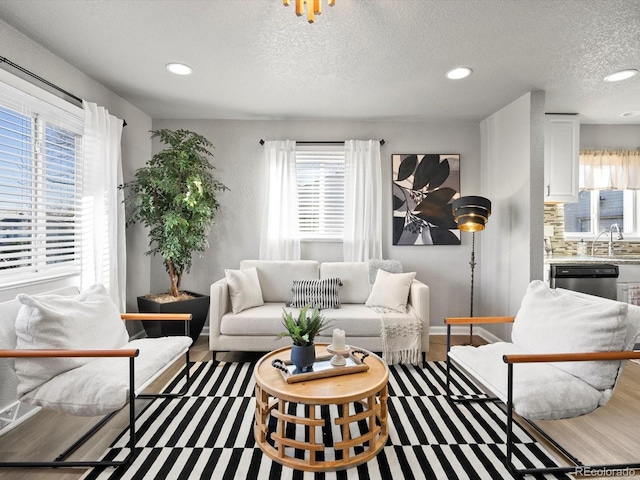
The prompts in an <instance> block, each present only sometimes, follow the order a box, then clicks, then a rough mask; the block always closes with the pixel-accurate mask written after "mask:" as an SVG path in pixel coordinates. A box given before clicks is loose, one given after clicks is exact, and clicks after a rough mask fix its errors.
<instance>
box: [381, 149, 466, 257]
mask: <svg viewBox="0 0 640 480" xmlns="http://www.w3.org/2000/svg"><path fill="white" fill-rule="evenodd" d="M391 164H392V168H393V172H392V182H393V184H392V196H393V244H394V245H460V231H459V230H458V228H457V226H456V222H455V221H454V220H453V215H452V213H451V202H453V200H455V199H456V198H458V197H459V196H460V155H459V154H443V153H426V154H394V155H392V156H391Z"/></svg>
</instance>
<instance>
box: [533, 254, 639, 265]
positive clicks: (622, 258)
mask: <svg viewBox="0 0 640 480" xmlns="http://www.w3.org/2000/svg"><path fill="white" fill-rule="evenodd" d="M544 263H545V264H552V263H556V264H572V263H583V264H594V265H596V264H599V263H610V264H613V265H640V255H624V254H623V255H614V256H613V257H607V256H595V257H592V256H590V255H587V256H586V257H579V256H578V255H567V256H553V255H551V256H546V257H544Z"/></svg>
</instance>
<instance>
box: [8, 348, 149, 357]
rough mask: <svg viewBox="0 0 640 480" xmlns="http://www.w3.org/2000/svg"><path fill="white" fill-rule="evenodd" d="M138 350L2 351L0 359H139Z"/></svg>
mask: <svg viewBox="0 0 640 480" xmlns="http://www.w3.org/2000/svg"><path fill="white" fill-rule="evenodd" d="M139 353H140V351H139V350H138V349H135V348H133V349H122V350H120V349H116V350H0V358H25V357H29V358H38V357H41V358H54V357H114V358H115V357H137V356H138V354H139Z"/></svg>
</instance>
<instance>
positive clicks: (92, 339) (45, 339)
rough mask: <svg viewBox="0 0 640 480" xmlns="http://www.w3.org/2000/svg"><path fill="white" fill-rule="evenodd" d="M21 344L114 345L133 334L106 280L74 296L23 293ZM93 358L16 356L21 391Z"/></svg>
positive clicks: (18, 325)
mask: <svg viewBox="0 0 640 480" xmlns="http://www.w3.org/2000/svg"><path fill="white" fill-rule="evenodd" d="M16 299H17V300H18V301H19V302H20V303H21V304H22V306H21V307H20V310H19V311H18V316H17V317H16V324H15V328H16V336H17V343H16V348H17V349H20V350H22V349H24V350H33V349H86V350H89V349H112V348H120V347H122V346H123V345H125V344H126V343H127V341H128V339H129V335H128V333H127V329H126V327H125V326H124V322H123V321H122V320H121V319H120V313H119V311H118V307H117V306H116V305H115V303H114V302H113V300H112V299H111V297H110V296H109V295H108V294H107V291H106V289H105V288H104V286H102V285H94V286H92V287H90V288H88V289H87V290H85V291H83V292H81V293H80V294H79V295H76V296H65V295H40V296H33V297H32V296H29V295H26V294H20V295H18V296H17V297H16ZM91 360H92V359H90V358H16V359H15V368H16V376H17V378H18V382H19V384H18V396H19V397H21V396H22V395H24V394H25V393H27V392H30V391H31V390H33V389H35V388H37V387H39V386H40V385H42V384H43V383H46V382H47V381H49V380H50V379H51V378H53V377H55V376H57V375H59V374H61V373H63V372H66V371H68V370H72V369H74V368H77V367H80V366H82V365H85V364H87V363H89V362H90V361H91Z"/></svg>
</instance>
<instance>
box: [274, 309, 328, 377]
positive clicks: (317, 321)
mask: <svg viewBox="0 0 640 480" xmlns="http://www.w3.org/2000/svg"><path fill="white" fill-rule="evenodd" d="M310 308H311V305H305V306H304V307H302V308H301V309H300V313H299V314H298V316H297V317H295V316H294V315H293V313H292V312H287V311H286V310H285V309H284V308H283V309H282V312H283V313H282V324H283V325H284V327H285V328H286V329H287V331H286V332H282V333H280V334H279V335H278V337H277V339H280V338H284V337H291V341H292V342H293V345H292V346H291V363H292V364H294V365H295V366H296V368H297V369H298V371H300V372H303V371H306V370H309V368H311V367H312V366H313V362H315V360H316V347H315V344H314V343H313V340H314V338H315V337H316V335H318V334H319V333H320V332H322V331H323V330H324V329H325V328H327V326H328V325H326V324H325V323H324V317H323V316H322V315H320V310H319V309H318V308H317V307H316V308H314V309H313V311H309V309H310Z"/></svg>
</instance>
